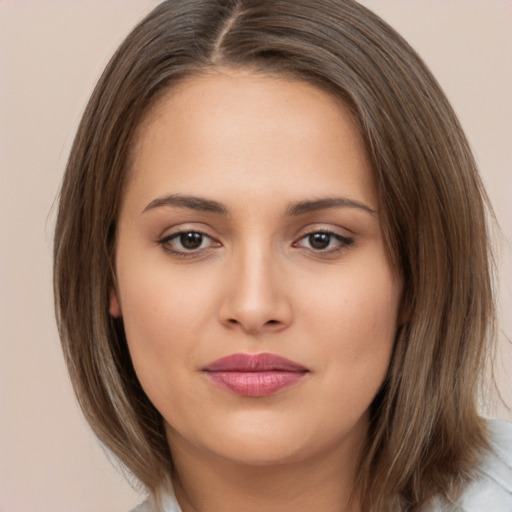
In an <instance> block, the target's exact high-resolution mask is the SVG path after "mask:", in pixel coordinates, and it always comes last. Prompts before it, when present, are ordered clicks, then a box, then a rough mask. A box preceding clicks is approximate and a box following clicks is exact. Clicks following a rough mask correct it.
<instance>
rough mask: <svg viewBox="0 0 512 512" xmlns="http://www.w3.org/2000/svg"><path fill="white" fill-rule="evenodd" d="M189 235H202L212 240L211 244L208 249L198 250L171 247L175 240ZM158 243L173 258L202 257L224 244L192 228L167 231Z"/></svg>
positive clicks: (202, 231)
mask: <svg viewBox="0 0 512 512" xmlns="http://www.w3.org/2000/svg"><path fill="white" fill-rule="evenodd" d="M187 233H196V234H198V235H201V236H202V237H205V238H208V239H209V240H210V244H209V245H208V247H199V248H197V249H186V248H183V249H176V248H173V247H172V246H171V242H172V241H173V240H175V239H178V238H179V237H180V236H181V235H184V234H187ZM156 243H157V244H158V245H160V246H161V247H162V248H163V249H164V250H165V251H166V252H168V253H170V254H172V255H173V256H179V257H184V258H186V257H198V256H200V255H203V254H205V252H207V251H208V250H209V249H212V248H214V247H220V246H221V245H222V244H221V243H220V242H219V241H218V240H217V239H216V238H214V237H213V236H212V235H210V234H208V233H207V232H205V230H202V229H197V228H192V227H190V228H189V227H180V228H177V229H176V228H175V229H174V230H171V231H169V230H166V234H164V235H162V236H160V237H158V239H157V240H156Z"/></svg>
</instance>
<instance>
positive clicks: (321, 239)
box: [308, 233, 331, 250]
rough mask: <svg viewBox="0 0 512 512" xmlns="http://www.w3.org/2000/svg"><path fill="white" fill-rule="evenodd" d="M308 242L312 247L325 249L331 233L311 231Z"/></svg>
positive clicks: (329, 241)
mask: <svg viewBox="0 0 512 512" xmlns="http://www.w3.org/2000/svg"><path fill="white" fill-rule="evenodd" d="M308 242H309V245H310V247H311V248H312V249H318V250H321V249H327V247H329V244H330V243H331V235H330V234H328V233H312V234H311V235H308Z"/></svg>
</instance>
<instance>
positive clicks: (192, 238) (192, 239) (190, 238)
mask: <svg viewBox="0 0 512 512" xmlns="http://www.w3.org/2000/svg"><path fill="white" fill-rule="evenodd" d="M179 240H180V243H181V245H182V247H183V248H184V249H188V250H193V249H199V247H201V244H202V243H203V235H202V234H201V233H195V232H193V231H192V232H190V233H181V235H180V236H179Z"/></svg>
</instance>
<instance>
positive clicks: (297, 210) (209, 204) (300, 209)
mask: <svg viewBox="0 0 512 512" xmlns="http://www.w3.org/2000/svg"><path fill="white" fill-rule="evenodd" d="M164 206H171V207H172V206H177V207H179V208H187V209H189V210H195V211H202V212H208V213H216V214H219V215H228V214H229V210H228V208H226V206H224V205H223V204H222V203H219V202H218V201H214V200H212V199H205V198H203V197H197V196H185V195H181V194H172V195H169V196H165V197H158V198H156V199H153V201H151V202H150V203H149V204H148V205H147V206H146V207H145V208H144V210H142V213H145V212H147V211H149V210H153V209H155V208H161V207H164ZM329 208H357V209H359V210H363V211H364V212H367V213H369V214H371V215H375V214H376V213H377V212H376V211H375V210H373V209H372V208H370V207H369V206H367V205H366V204H364V203H361V202H360V201H356V200H354V199H349V198H348V197H327V198H322V199H314V200H308V201H298V202H296V203H292V204H290V205H289V206H288V208H287V209H286V215H289V216H292V217H295V216H298V215H302V214H304V213H310V212H315V211H318V210H326V209H329Z"/></svg>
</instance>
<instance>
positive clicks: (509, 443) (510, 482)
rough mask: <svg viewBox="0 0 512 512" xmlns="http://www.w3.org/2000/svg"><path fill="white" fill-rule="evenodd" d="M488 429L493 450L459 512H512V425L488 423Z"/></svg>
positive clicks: (498, 422) (481, 464)
mask: <svg viewBox="0 0 512 512" xmlns="http://www.w3.org/2000/svg"><path fill="white" fill-rule="evenodd" d="M487 426H488V428H489V440H490V443H491V450H490V452H489V453H487V454H486V455H485V456H484V458H483V459H482V461H481V463H480V465H479V466H478V468H477V473H476V478H475V480H473V481H472V482H471V483H470V484H469V485H468V486H467V488H466V489H465V490H464V492H463V493H462V495H461V497H460V499H459V501H458V503H457V505H458V508H457V509H456V510H458V511H460V512H481V511H482V510H492V512H511V511H512V423H510V422H508V421H505V420H488V422H487Z"/></svg>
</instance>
